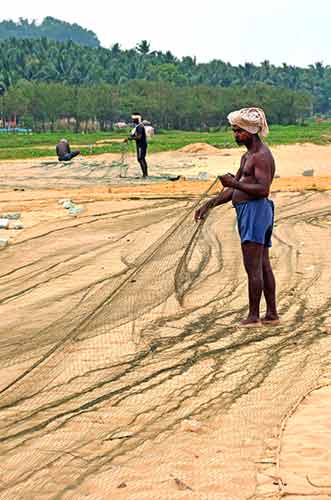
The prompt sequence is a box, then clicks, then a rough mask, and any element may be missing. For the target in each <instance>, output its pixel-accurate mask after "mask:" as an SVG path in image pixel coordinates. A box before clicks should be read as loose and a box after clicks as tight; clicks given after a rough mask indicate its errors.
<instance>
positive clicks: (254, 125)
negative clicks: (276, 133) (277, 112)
mask: <svg viewBox="0 0 331 500" xmlns="http://www.w3.org/2000/svg"><path fill="white" fill-rule="evenodd" d="M228 120H229V122H230V125H236V126H237V127H240V128H242V129H244V130H246V131H247V132H250V133H251V134H261V135H262V136H263V137H266V136H267V135H268V134H269V127H268V123H267V119H266V117H265V114H264V111H263V109H261V108H243V109H240V110H238V111H232V113H230V114H229V115H228Z"/></svg>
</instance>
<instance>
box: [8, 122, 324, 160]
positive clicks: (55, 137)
mask: <svg viewBox="0 0 331 500" xmlns="http://www.w3.org/2000/svg"><path fill="white" fill-rule="evenodd" d="M62 137H66V138H67V139H68V140H69V142H70V144H71V147H72V149H75V147H79V149H80V150H81V153H82V155H89V154H91V151H92V153H93V154H101V153H120V152H121V147H122V145H121V144H120V143H119V142H113V143H109V144H96V142H97V141H105V140H107V141H108V140H114V141H116V140H117V141H118V140H119V139H121V138H124V137H126V134H125V133H117V132H116V133H115V132H114V133H108V132H94V133H84V134H82V133H79V134H75V133H72V132H68V133H67V132H54V133H32V134H8V133H2V134H1V135H0V160H8V159H12V160H14V159H24V158H36V157H44V156H55V145H56V143H57V142H58V141H59V140H60V139H61V138H62ZM194 142H206V143H208V144H211V145H213V146H216V147H219V148H232V147H237V146H236V144H235V142H234V140H233V136H232V132H231V130H230V129H228V130H223V131H219V132H213V133H207V132H185V131H176V130H173V131H164V130H160V131H158V133H157V134H156V135H155V137H154V138H153V140H152V141H151V142H150V146H149V152H151V153H152V152H159V151H170V150H176V149H179V148H182V147H184V146H186V145H188V144H191V143H194ZM267 142H268V144H270V145H275V144H295V143H304V142H310V143H314V144H330V143H331V122H323V123H310V124H308V125H305V126H299V125H289V126H281V125H274V126H272V127H271V129H270V135H269V136H268V139H267ZM130 148H131V150H133V145H132V144H131V145H130Z"/></svg>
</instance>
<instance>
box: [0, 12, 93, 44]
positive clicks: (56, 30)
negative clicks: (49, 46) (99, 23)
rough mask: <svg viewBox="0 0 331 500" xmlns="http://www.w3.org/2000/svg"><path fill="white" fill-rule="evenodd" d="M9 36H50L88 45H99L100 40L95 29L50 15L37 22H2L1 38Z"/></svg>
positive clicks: (0, 27)
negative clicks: (39, 22)
mask: <svg viewBox="0 0 331 500" xmlns="http://www.w3.org/2000/svg"><path fill="white" fill-rule="evenodd" d="M8 38H24V39H26V38H48V39H49V40H54V41H58V42H66V41H69V40H71V41H73V42H75V43H78V44H80V45H86V46H88V47H99V46H100V42H99V40H98V37H97V36H96V34H95V33H93V31H90V30H87V29H85V28H82V27H81V26H79V25H78V24H76V23H74V24H70V23H67V22H65V21H60V20H59V19H55V18H54V17H51V16H48V17H45V19H44V20H43V21H42V23H41V24H37V23H36V21H31V23H30V22H29V21H28V19H24V18H22V17H21V18H20V19H19V21H18V22H17V23H15V22H14V21H10V20H9V21H2V22H0V40H6V39H8Z"/></svg>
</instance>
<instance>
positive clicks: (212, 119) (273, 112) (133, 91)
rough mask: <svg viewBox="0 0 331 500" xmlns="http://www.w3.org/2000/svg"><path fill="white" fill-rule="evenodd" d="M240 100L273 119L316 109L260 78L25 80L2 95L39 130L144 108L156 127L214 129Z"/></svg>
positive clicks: (294, 118)
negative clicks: (230, 81)
mask: <svg viewBox="0 0 331 500" xmlns="http://www.w3.org/2000/svg"><path fill="white" fill-rule="evenodd" d="M241 106H262V107H263V108H264V109H265V110H266V113H267V116H268V119H269V121H270V123H278V124H290V123H296V122H298V121H302V120H304V118H305V117H306V116H309V115H310V114H311V110H312V97H311V96H310V95H309V94H308V93H304V92H295V91H293V90H290V89H286V88H277V87H274V86H271V85H265V84H262V83H258V84H256V85H255V86H250V87H247V88H242V87H241V86H231V87H220V86H208V85H194V86H193V85H190V86H187V85H186V86H180V87H177V86H176V85H175V84H174V83H172V82H167V81H161V80H159V81H146V80H134V81H129V82H127V83H126V84H125V85H122V84H120V85H119V84H115V85H110V84H108V83H98V84H93V85H87V84H86V85H70V84H68V83H63V82H42V81H28V80H20V81H19V82H17V83H16V84H15V85H12V86H10V87H9V88H8V89H7V91H6V92H5V93H4V95H3V96H2V97H1V107H2V110H1V111H2V116H3V118H4V119H5V120H6V121H10V120H13V119H14V120H15V121H17V122H19V124H20V125H22V126H27V127H32V128H33V129H34V130H45V131H46V130H57V129H60V128H72V129H74V130H77V131H78V130H84V129H85V130H91V129H101V130H107V129H109V128H111V127H112V126H113V124H114V122H117V121H119V120H127V119H129V117H130V115H131V113H132V111H134V110H139V111H140V112H141V113H142V114H143V116H144V117H145V118H147V119H149V120H150V121H151V122H152V123H153V124H154V125H155V126H156V127H160V128H165V129H182V130H211V129H213V128H219V127H221V126H224V125H226V124H227V119H226V117H227V114H228V113H229V112H230V111H232V110H233V109H236V108H238V107H241Z"/></svg>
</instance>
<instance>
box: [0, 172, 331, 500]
mask: <svg viewBox="0 0 331 500" xmlns="http://www.w3.org/2000/svg"><path fill="white" fill-rule="evenodd" d="M217 187H218V186H217V181H215V182H214V183H213V184H212V185H211V186H210V188H209V190H208V191H207V192H206V193H205V194H204V196H203V197H201V198H200V199H199V200H194V201H192V200H170V199H169V200H149V201H144V202H142V201H133V202H132V203H131V205H130V204H128V206H127V207H126V209H124V210H115V209H113V210H112V211H110V212H108V213H102V214H99V216H98V217H96V216H86V217H85V218H80V219H77V220H75V221H68V222H66V224H64V223H62V224H61V226H59V225H57V224H59V223H57V222H54V224H53V226H51V227H48V228H47V231H45V232H43V233H42V234H35V235H33V234H32V235H31V236H30V237H27V238H26V239H24V240H22V241H20V242H19V243H17V244H16V245H12V246H11V247H10V248H9V249H8V251H6V266H5V267H3V269H5V270H4V271H3V272H2V275H1V277H0V284H1V296H0V303H1V305H2V308H3V309H2V310H3V315H6V321H4V326H3V327H2V329H1V335H0V347H1V348H0V358H1V386H0V412H1V413H0V416H1V420H0V425H1V437H0V455H1V465H0V498H1V499H12V498H31V499H32V498H33V499H50V498H52V499H53V498H54V499H60V498H61V499H62V498H63V499H69V498H70V499H77V498H84V497H89V498H132V499H133V498H134V499H140V498H146V499H147V498H149V499H151V498H153V499H154V498H177V497H178V498H183V497H182V496H180V495H182V494H183V491H184V490H187V491H188V492H190V491H191V492H192V494H194V495H196V496H195V497H194V498H207V492H208V491H209V493H208V495H209V496H208V498H224V499H227V500H229V499H232V498H233V499H241V498H242V499H247V498H252V496H253V494H254V491H255V486H256V484H255V480H254V478H255V474H256V471H257V463H258V462H259V461H261V460H262V458H263V456H264V453H265V450H266V444H265V443H266V439H268V438H270V437H271V436H272V435H275V434H277V429H279V426H280V423H281V420H282V418H283V417H284V416H285V415H286V412H288V411H289V410H290V408H291V407H292V406H293V405H294V404H295V402H296V401H297V400H298V398H300V397H301V396H302V394H304V393H305V392H306V391H307V390H309V389H310V388H312V387H314V385H315V384H316V383H317V380H318V379H319V377H320V376H321V374H322V373H323V372H324V371H325V369H326V367H327V366H328V363H329V361H330V348H331V343H330V341H329V337H328V336H326V335H325V331H326V330H325V329H326V324H327V321H328V316H329V308H330V302H331V300H330V288H329V284H328V279H327V269H328V266H330V255H329V253H328V252H326V250H325V248H326V247H325V248H324V247H323V245H322V246H321V244H320V242H321V241H322V242H324V243H325V242H326V241H327V239H328V238H329V236H330V230H329V225H328V220H330V217H331V211H330V208H329V207H330V197H329V196H328V197H326V196H325V197H323V196H322V195H320V198H319V200H318V209H317V208H316V197H314V196H310V194H308V195H304V194H299V195H297V196H296V195H295V196H294V195H292V196H291V197H290V196H288V197H287V198H286V197H285V198H280V199H279V205H280V207H281V208H280V210H279V212H278V226H281V230H280V229H279V230H277V234H276V235H275V249H274V253H273V265H274V268H275V270H276V274H277V281H278V287H279V292H278V299H279V308H280V313H281V315H282V317H283V318H284V319H285V324H284V325H280V326H279V327H274V328H271V329H270V328H263V329H252V330H247V329H242V328H238V326H237V325H238V321H239V320H240V319H242V318H243V316H245V314H246V313H247V298H246V280H245V276H244V274H243V270H242V267H241V253H240V245H239V243H238V236H237V234H236V226H235V220H234V214H233V210H232V209H231V207H229V206H224V207H220V208H218V209H215V210H213V211H212V212H211V214H210V216H209V217H208V218H207V220H206V221H205V222H201V223H199V224H195V223H194V222H193V215H194V212H195V210H196V209H197V207H198V206H199V205H200V203H201V202H202V201H203V200H204V199H205V197H206V196H209V195H210V194H211V193H213V192H214V191H215V190H216V188H217ZM318 196H319V195H318ZM302 231H304V232H305V234H306V236H307V238H306V239H305V245H306V247H305V252H303V249H302V247H301V246H300V241H301V240H300V235H301V234H302ZM36 248H38V255H37V256H36V257H35V258H34V257H33V258H31V255H33V252H34V250H35V249H36ZM307 253H308V255H309V262H310V264H309V265H312V266H313V268H312V269H311V270H310V271H307V272H305V266H306V267H309V265H307V260H306V258H307ZM24 255H26V256H29V257H26V258H25V257H24ZM18 305H20V306H21V308H20V310H18ZM14 313H15V317H14ZM28 313H29V314H28ZM196 421H198V422H199V423H200V424H201V425H202V434H201V437H199V436H198V434H194V437H192V435H193V434H192V432H186V431H185V429H184V428H183V427H182V426H183V425H184V424H185V423H191V425H194V422H196ZM194 439H201V442H197V444H196V446H197V447H198V449H199V455H201V457H202V458H201V459H202V460H205V464H206V467H205V469H204V474H203V477H201V476H200V475H199V474H194V470H195V469H194V468H195V465H194V464H193V462H192V458H191V457H189V458H188V459H187V460H188V461H187V467H186V468H185V467H183V468H182V469H180V470H179V471H178V470H177V469H178V461H177V462H176V453H177V452H178V446H179V444H178V443H180V447H181V448H180V449H181V451H182V452H183V453H184V455H185V451H183V450H185V448H187V446H190V447H191V448H190V449H191V451H192V449H193V448H194V446H193V444H192V440H193V441H194ZM206 443H208V446H206V448H207V449H208V456H207V454H205V455H204V450H203V445H204V444H206ZM192 446H193V448H192ZM201 448H202V449H201ZM192 453H193V451H192ZM192 456H193V455H192ZM183 460H184V459H183ZM175 463H176V466H175ZM176 467H177V469H176ZM175 469H176V471H175ZM137 470H139V471H140V472H139V474H140V476H143V477H144V478H145V479H144V484H143V485H141V484H140V486H139V488H140V489H139V488H138V489H136V490H135V491H130V488H129V486H130V484H129V483H130V481H127V478H128V477H131V478H132V477H135V481H136V483H137V476H135V474H134V471H137ZM189 470H191V471H193V473H192V474H191V475H190V473H189V472H188V471H189ZM130 474H131V476H130ZM178 476H180V477H178ZM125 481H127V482H128V484H127V483H126V482H125ZM132 481H133V482H134V480H132ZM167 481H168V483H167ZM138 483H139V481H138ZM165 483H166V484H165ZM162 484H163V486H162ZM220 485H221V486H220ZM126 487H127V488H126ZM217 487H218V488H219V489H218V490H217ZM176 488H177V489H176ZM210 488H211V490H210ZM213 488H216V490H215V491H216V493H215V496H213V495H212V494H211V493H210V491H213ZM122 490H123V491H122ZM124 490H125V491H124ZM169 492H170V493H169ZM194 492H195V493H194ZM184 493H185V492H184ZM176 495H179V496H176Z"/></svg>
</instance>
